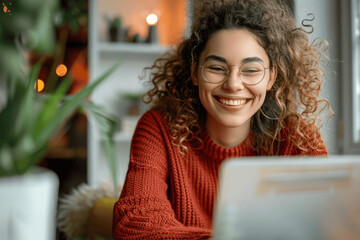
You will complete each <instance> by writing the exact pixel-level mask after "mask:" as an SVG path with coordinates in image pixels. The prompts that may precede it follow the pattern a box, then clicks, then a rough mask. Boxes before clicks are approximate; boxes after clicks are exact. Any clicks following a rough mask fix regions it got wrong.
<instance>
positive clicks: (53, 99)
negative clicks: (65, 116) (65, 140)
mask: <svg viewBox="0 0 360 240" xmlns="http://www.w3.org/2000/svg"><path fill="white" fill-rule="evenodd" d="M69 88H70V78H69V77H68V76H67V77H66V78H65V79H64V80H63V82H62V83H61V84H60V86H59V87H58V88H57V89H56V91H55V93H53V94H50V95H49V96H50V97H49V98H48V99H47V100H46V102H45V104H44V107H43V108H42V110H41V112H40V113H39V116H38V117H37V120H36V123H35V126H34V128H33V137H34V139H36V138H37V136H38V135H39V134H40V132H41V131H42V130H43V129H44V128H46V127H47V125H48V124H49V123H50V122H51V121H52V120H53V118H54V116H55V114H56V112H57V110H58V106H59V104H60V101H61V100H62V99H63V97H64V96H65V94H66V93H67V91H68V90H69Z"/></svg>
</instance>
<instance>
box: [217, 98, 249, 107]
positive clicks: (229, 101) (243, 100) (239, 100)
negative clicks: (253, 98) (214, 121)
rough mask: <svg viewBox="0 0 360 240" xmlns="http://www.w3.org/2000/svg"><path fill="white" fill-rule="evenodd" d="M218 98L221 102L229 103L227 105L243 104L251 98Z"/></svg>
mask: <svg viewBox="0 0 360 240" xmlns="http://www.w3.org/2000/svg"><path fill="white" fill-rule="evenodd" d="M216 100H218V101H219V102H220V103H222V104H224V105H227V106H242V105H245V104H246V103H247V102H248V101H249V100H250V99H236V100H234V99H225V98H219V97H216Z"/></svg>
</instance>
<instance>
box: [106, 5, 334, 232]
mask: <svg viewBox="0 0 360 240" xmlns="http://www.w3.org/2000/svg"><path fill="white" fill-rule="evenodd" d="M281 2H282V1H278V0H237V1H235V0H227V1H203V2H202V5H201V6H200V7H199V8H200V9H199V11H198V13H199V15H198V16H197V17H196V19H195V21H194V22H193V25H192V28H191V36H190V37H189V38H188V39H184V40H183V41H182V42H181V43H180V44H179V45H178V46H177V48H176V50H175V51H174V52H169V53H168V54H167V55H165V56H164V57H162V58H160V59H158V60H156V61H155V63H154V64H153V66H152V67H150V68H148V69H147V70H150V71H151V74H150V78H149V82H148V83H149V84H150V85H151V86H152V88H151V89H150V90H149V91H148V92H147V94H145V95H144V101H145V102H148V103H150V102H151V103H152V104H153V108H152V109H151V110H149V111H148V112H147V113H145V114H144V116H143V117H142V118H141V119H140V121H139V123H138V125H137V128H136V130H135V133H134V136H133V140H132V145H131V154H130V165H129V168H128V169H129V170H128V173H127V177H126V181H125V185H124V188H123V191H122V194H121V196H120V199H119V200H118V202H117V203H116V204H115V207H114V218H113V236H114V238H115V239H123V238H124V239H136V238H146V239H174V238H176V239H204V238H209V237H211V226H212V213H213V207H214V203H215V194H216V188H217V180H218V169H219V166H220V164H221V163H222V162H223V161H224V160H225V159H227V158H230V157H239V156H240V157H241V156H254V155H327V149H326V146H325V145H324V142H323V140H322V138H321V136H320V133H319V127H318V126H317V125H316V124H317V123H319V120H320V119H319V113H320V112H321V111H322V110H323V109H324V108H326V107H328V108H329V111H330V113H331V109H330V107H329V103H328V101H327V100H326V99H321V98H319V93H320V89H321V86H322V82H323V78H322V76H323V74H322V72H321V70H320V68H319V65H320V60H321V56H322V54H323V50H322V47H323V46H324V44H325V43H326V42H319V43H318V45H316V44H311V43H310V42H309V40H308V37H307V34H308V32H306V30H305V29H304V28H303V27H298V26H296V23H295V20H294V18H293V15H292V14H291V12H290V10H289V9H288V8H287V7H286V6H285V5H283V4H281ZM306 26H311V25H309V24H307V25H306Z"/></svg>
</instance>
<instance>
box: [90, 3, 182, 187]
mask: <svg viewBox="0 0 360 240" xmlns="http://www.w3.org/2000/svg"><path fill="white" fill-rule="evenodd" d="M136 1H141V0H136ZM136 1H135V2H136ZM169 1H170V0H169ZM171 1H173V0H171ZM175 1H184V0H175ZM173 3H174V2H166V4H168V5H169V4H173ZM151 4H153V5H154V4H164V1H160V0H154V1H143V4H138V3H137V4H135V3H133V2H132V3H130V2H128V1H126V0H89V63H90V64H89V66H90V81H93V80H94V79H96V77H98V76H100V75H101V74H102V73H103V72H105V71H106V70H107V69H108V68H109V67H111V66H112V65H113V64H114V63H115V62H117V61H119V60H122V65H121V66H120V67H119V68H118V69H117V70H116V71H115V72H114V73H113V74H112V75H111V76H110V77H109V78H108V79H106V80H105V82H103V83H102V84H101V85H100V86H99V87H98V88H97V89H96V90H95V91H94V93H93V94H92V96H91V100H92V101H93V102H95V103H96V104H99V105H102V106H103V107H104V108H106V109H107V110H108V111H110V112H111V113H114V114H115V115H117V116H118V117H119V118H120V120H121V118H122V112H123V109H121V102H120V99H121V98H120V95H121V94H124V93H127V94H128V93H144V92H145V90H146V89H145V87H144V86H143V84H142V83H141V82H140V80H139V76H140V75H141V74H142V70H143V68H144V67H147V66H151V64H152V63H153V62H154V60H155V59H156V58H158V57H160V56H161V55H162V54H164V53H165V52H166V51H167V50H169V49H170V47H164V46H161V45H159V44H145V43H124V42H109V41H107V40H106V29H105V28H106V24H105V21H104V17H103V16H104V14H107V15H108V16H114V15H116V14H118V12H117V11H119V10H121V9H125V7H126V8H129V11H130V9H134V8H139V9H140V10H141V9H145V8H146V7H147V8H150V7H151V6H150V5H151ZM149 6H150V7H149ZM140 10H139V11H140ZM187 21H189V19H187ZM134 121H136V120H134ZM131 137H132V132H129V131H128V132H118V133H116V136H115V141H116V148H117V158H118V162H117V164H118V166H117V169H118V181H119V182H120V183H123V181H124V180H125V175H126V171H127V165H128V161H129V155H130V142H131ZM102 142H103V140H102V137H101V136H100V134H99V131H98V126H97V125H96V123H95V121H94V119H92V118H91V117H90V116H89V122H88V146H87V148H88V183H89V184H90V185H92V186H97V185H98V184H99V183H101V182H104V181H110V178H111V174H110V171H109V169H108V165H107V161H106V158H105V154H104V151H103V148H102Z"/></svg>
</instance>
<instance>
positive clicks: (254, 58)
mask: <svg viewBox="0 0 360 240" xmlns="http://www.w3.org/2000/svg"><path fill="white" fill-rule="evenodd" d="M208 60H216V61H219V62H223V63H227V61H226V59H225V58H223V57H220V56H217V55H209V56H207V57H206V58H205V62H206V61H208ZM248 62H262V63H263V62H264V61H263V60H262V59H261V58H259V57H248V58H244V59H243V60H242V61H241V64H244V63H248Z"/></svg>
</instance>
